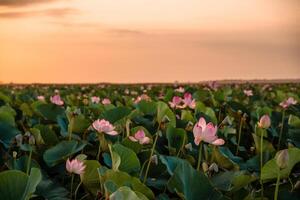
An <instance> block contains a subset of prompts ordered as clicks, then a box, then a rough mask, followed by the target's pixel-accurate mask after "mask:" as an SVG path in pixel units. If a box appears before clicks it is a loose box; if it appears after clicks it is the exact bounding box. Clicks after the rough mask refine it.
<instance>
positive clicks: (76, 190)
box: [74, 181, 82, 200]
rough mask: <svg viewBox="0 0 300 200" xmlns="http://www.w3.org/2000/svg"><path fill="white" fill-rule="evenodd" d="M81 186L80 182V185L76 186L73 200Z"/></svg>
mask: <svg viewBox="0 0 300 200" xmlns="http://www.w3.org/2000/svg"><path fill="white" fill-rule="evenodd" d="M81 184H82V182H81V181H80V183H79V184H78V185H77V187H76V189H75V194H74V200H76V199H77V192H78V190H79V188H80V185H81Z"/></svg>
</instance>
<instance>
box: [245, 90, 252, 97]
mask: <svg viewBox="0 0 300 200" xmlns="http://www.w3.org/2000/svg"><path fill="white" fill-rule="evenodd" d="M244 94H245V95H246V96H247V97H251V96H253V92H252V90H244Z"/></svg>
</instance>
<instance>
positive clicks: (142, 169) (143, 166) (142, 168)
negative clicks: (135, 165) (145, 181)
mask: <svg viewBox="0 0 300 200" xmlns="http://www.w3.org/2000/svg"><path fill="white" fill-rule="evenodd" d="M148 160H149V159H147V160H145V162H144V163H143V165H142V167H141V171H140V177H142V173H143V171H144V168H145V165H146V163H147V162H148Z"/></svg>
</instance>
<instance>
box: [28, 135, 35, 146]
mask: <svg viewBox="0 0 300 200" xmlns="http://www.w3.org/2000/svg"><path fill="white" fill-rule="evenodd" d="M28 143H29V144H31V145H34V144H35V138H34V136H33V135H30V136H29V139H28Z"/></svg>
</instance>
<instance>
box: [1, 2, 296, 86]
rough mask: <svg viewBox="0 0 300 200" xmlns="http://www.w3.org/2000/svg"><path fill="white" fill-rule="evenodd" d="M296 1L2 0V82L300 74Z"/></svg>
mask: <svg viewBox="0 0 300 200" xmlns="http://www.w3.org/2000/svg"><path fill="white" fill-rule="evenodd" d="M299 12H300V3H299V1H298V0H287V1H282V0H264V1H262V0H243V1H241V0H207V1H200V0H160V1H153V0H122V1H112V0H88V1H85V0H52V1H50V0H0V81H1V82H15V83H31V82H41V83H49V82H60V83H63V82H67V83H72V82H91V83H92V82H173V81H175V80H178V81H182V82H186V81H190V82H197V81H202V80H216V79H262V78H267V79H271V78H276V79H277V78H300V56H299V54H300V53H299V52H300V24H299V21H300V13H299Z"/></svg>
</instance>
